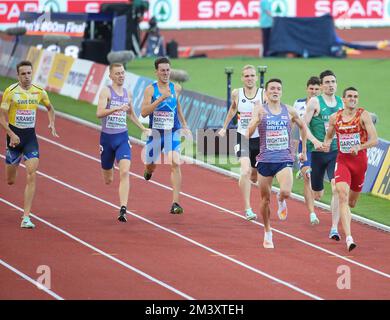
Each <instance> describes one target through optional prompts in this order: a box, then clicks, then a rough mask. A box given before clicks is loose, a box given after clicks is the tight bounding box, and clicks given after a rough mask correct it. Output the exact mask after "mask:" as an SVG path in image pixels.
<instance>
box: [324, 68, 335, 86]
mask: <svg viewBox="0 0 390 320" xmlns="http://www.w3.org/2000/svg"><path fill="white" fill-rule="evenodd" d="M328 76H333V77H335V78H336V75H335V74H334V73H333V71H331V70H325V71H322V72H321V74H320V80H321V84H322V82H323V80H324V78H325V77H328Z"/></svg>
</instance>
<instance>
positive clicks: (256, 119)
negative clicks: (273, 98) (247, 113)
mask: <svg viewBox="0 0 390 320" xmlns="http://www.w3.org/2000/svg"><path fill="white" fill-rule="evenodd" d="M263 112H264V110H263V107H262V105H261V104H260V101H256V102H255V105H254V107H253V112H252V118H251V121H250V122H249V125H248V129H247V131H246V134H245V137H246V138H247V139H249V138H250V137H251V136H252V134H253V133H254V132H255V130H256V128H257V127H258V125H259V124H260V121H261V118H262V116H263Z"/></svg>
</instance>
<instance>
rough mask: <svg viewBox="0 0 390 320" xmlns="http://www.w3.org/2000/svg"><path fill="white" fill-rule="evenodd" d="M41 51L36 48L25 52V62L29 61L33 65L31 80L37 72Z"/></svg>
mask: <svg viewBox="0 0 390 320" xmlns="http://www.w3.org/2000/svg"><path fill="white" fill-rule="evenodd" d="M42 52H43V50H41V49H38V48H36V47H30V48H29V50H28V52H27V57H26V60H28V61H30V62H31V63H32V65H33V79H34V75H35V73H36V71H37V70H38V66H39V62H40V61H41V57H42Z"/></svg>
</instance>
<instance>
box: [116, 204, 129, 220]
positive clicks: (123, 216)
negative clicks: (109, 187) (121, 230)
mask: <svg viewBox="0 0 390 320" xmlns="http://www.w3.org/2000/svg"><path fill="white" fill-rule="evenodd" d="M126 214H127V212H126V207H125V206H122V207H121V209H120V211H119V216H118V220H119V221H120V222H127V218H126Z"/></svg>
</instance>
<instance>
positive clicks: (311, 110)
mask: <svg viewBox="0 0 390 320" xmlns="http://www.w3.org/2000/svg"><path fill="white" fill-rule="evenodd" d="M319 111H320V104H319V102H318V98H317V97H312V98H310V100H309V102H308V103H307V106H306V111H305V115H304V117H303V118H304V120H305V123H306V131H307V139H309V140H310V141H311V142H312V143H313V145H314V148H315V149H316V150H317V151H323V150H322V142H321V141H319V140H318V139H317V138H316V137H315V136H314V135H313V134H312V132H311V131H310V128H309V124H310V122H311V120H312V119H313V117H315V116H317V115H318V114H319Z"/></svg>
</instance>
